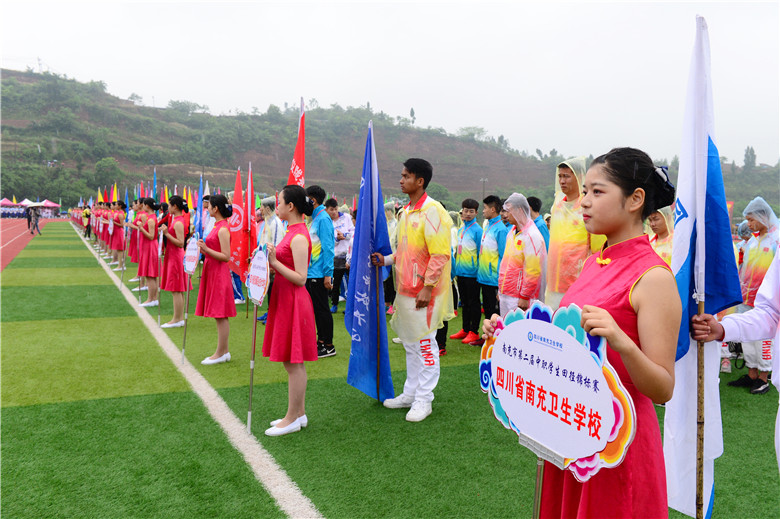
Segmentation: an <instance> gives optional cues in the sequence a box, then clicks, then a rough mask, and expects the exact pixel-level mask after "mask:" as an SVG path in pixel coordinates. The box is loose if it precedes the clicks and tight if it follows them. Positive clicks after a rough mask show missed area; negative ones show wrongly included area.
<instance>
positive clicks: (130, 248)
mask: <svg viewBox="0 0 780 519" xmlns="http://www.w3.org/2000/svg"><path fill="white" fill-rule="evenodd" d="M133 225H136V226H137V225H141V213H135V217H134V218H133ZM139 234H140V231H138V230H137V229H131V230H130V238H129V240H130V242H129V243H128V244H127V255H128V256H130V261H132V262H133V263H138V255H139V252H138V235H139Z"/></svg>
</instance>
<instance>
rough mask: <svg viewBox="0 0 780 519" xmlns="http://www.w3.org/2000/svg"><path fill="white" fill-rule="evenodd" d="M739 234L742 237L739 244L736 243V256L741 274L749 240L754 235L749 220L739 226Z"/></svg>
mask: <svg viewBox="0 0 780 519" xmlns="http://www.w3.org/2000/svg"><path fill="white" fill-rule="evenodd" d="M737 236H739V237H740V238H742V239H741V240H740V241H739V242H738V243H737V244H735V245H734V257H735V258H736V259H737V268H738V269H739V272H740V275H741V273H742V265H743V263H745V251H746V250H747V244H748V241H750V238H752V237H753V233H752V232H751V231H750V226H749V225H748V223H747V220H745V221H743V222H742V223H741V224H739V226H738V227H737Z"/></svg>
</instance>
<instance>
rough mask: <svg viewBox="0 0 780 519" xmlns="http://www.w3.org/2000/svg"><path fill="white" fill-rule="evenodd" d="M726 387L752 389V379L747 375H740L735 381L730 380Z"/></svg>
mask: <svg viewBox="0 0 780 519" xmlns="http://www.w3.org/2000/svg"><path fill="white" fill-rule="evenodd" d="M726 385H727V386H731V387H750V388H752V387H753V379H752V378H750V377H749V376H748V375H742V376H741V377H739V378H738V379H737V380H732V381H731V382H729V383H728V384H726Z"/></svg>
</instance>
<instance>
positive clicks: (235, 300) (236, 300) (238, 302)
mask: <svg viewBox="0 0 780 519" xmlns="http://www.w3.org/2000/svg"><path fill="white" fill-rule="evenodd" d="M233 302H234V303H236V304H237V305H243V304H244V303H246V299H234V300H233Z"/></svg>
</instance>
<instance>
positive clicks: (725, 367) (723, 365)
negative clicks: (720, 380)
mask: <svg viewBox="0 0 780 519" xmlns="http://www.w3.org/2000/svg"><path fill="white" fill-rule="evenodd" d="M720 372H721V373H731V359H721V360H720Z"/></svg>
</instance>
